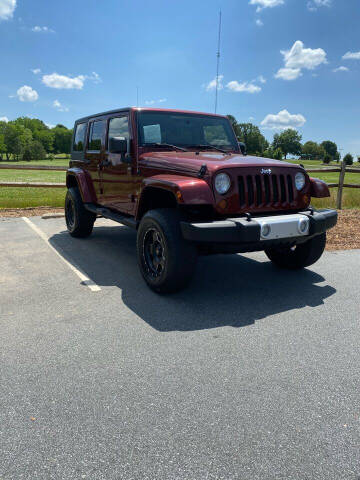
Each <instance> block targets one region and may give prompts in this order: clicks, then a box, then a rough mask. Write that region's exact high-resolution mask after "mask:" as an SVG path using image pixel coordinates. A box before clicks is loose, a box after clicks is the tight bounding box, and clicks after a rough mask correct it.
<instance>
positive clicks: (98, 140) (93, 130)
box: [88, 120, 105, 150]
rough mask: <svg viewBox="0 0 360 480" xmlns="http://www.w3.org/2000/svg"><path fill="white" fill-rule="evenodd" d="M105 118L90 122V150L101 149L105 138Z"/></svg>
mask: <svg viewBox="0 0 360 480" xmlns="http://www.w3.org/2000/svg"><path fill="white" fill-rule="evenodd" d="M104 131H105V120H100V121H97V122H92V123H91V124H90V132H89V142H88V150H101V144H102V139H103V138H104Z"/></svg>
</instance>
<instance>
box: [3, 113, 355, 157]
mask: <svg viewBox="0 0 360 480" xmlns="http://www.w3.org/2000/svg"><path fill="white" fill-rule="evenodd" d="M228 118H229V120H230V122H231V124H232V126H233V128H234V131H235V134H236V136H237V138H238V140H239V141H240V142H244V143H245V144H246V148H247V152H248V153H249V154H250V155H257V156H261V157H266V158H274V159H278V160H282V159H283V158H285V159H286V158H287V156H288V155H294V156H298V157H300V158H302V159H304V160H306V159H309V160H322V161H323V162H324V163H330V162H331V161H334V160H335V161H339V160H340V153H339V152H338V147H337V145H336V143H335V142H332V141H330V140H325V141H324V142H322V143H320V144H318V143H316V142H313V141H308V142H306V143H304V144H302V143H301V141H302V136H301V134H300V133H299V132H297V131H296V130H293V129H291V128H289V129H287V130H284V131H283V132H281V133H275V135H274V137H273V141H272V143H269V142H268V141H267V140H266V138H265V137H264V135H263V134H262V133H261V131H260V129H259V127H257V126H256V125H253V124H252V123H238V122H237V120H236V118H235V117H233V116H232V115H228ZM72 133H73V131H72V129H69V128H67V127H65V126H64V125H61V124H58V125H56V126H55V127H53V128H49V127H48V126H47V125H46V124H45V123H44V122H43V121H42V120H39V119H37V118H29V117H19V118H17V119H16V120H12V121H10V122H2V121H0V160H7V161H9V160H42V159H44V158H46V157H48V158H49V156H50V158H51V155H52V154H59V153H65V154H69V153H70V148H71V138H72ZM344 161H345V162H346V163H347V164H348V165H352V163H353V157H352V155H350V154H347V155H346V156H345V157H344Z"/></svg>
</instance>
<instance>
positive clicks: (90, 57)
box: [0, 0, 360, 155]
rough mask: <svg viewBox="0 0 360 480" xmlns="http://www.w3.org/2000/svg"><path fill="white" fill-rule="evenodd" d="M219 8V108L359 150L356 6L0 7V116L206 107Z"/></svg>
mask: <svg viewBox="0 0 360 480" xmlns="http://www.w3.org/2000/svg"><path fill="white" fill-rule="evenodd" d="M220 8H221V10H222V37H221V43H222V48H221V51H222V55H221V59H220V78H219V80H220V86H221V87H222V88H221V90H220V92H219V104H218V112H219V113H223V114H228V113H230V114H232V115H234V116H235V117H236V118H237V119H238V120H239V121H241V122H246V121H252V122H253V123H255V124H257V125H259V126H260V128H261V130H262V132H263V133H264V134H265V135H266V136H267V138H269V139H271V138H272V135H273V134H274V133H275V132H278V131H280V129H281V128H285V127H287V126H293V127H295V128H297V129H298V130H299V131H300V132H301V133H302V135H303V140H304V141H307V140H310V139H311V140H315V141H319V142H320V141H322V140H327V139H331V140H334V141H336V142H337V143H338V145H339V148H342V149H343V152H342V153H343V154H345V153H346V152H348V151H349V152H351V153H353V154H355V155H360V89H359V86H360V82H359V80H360V37H359V32H358V28H357V27H358V24H359V19H360V2H359V0H222V1H221V0H217V1H212V0H208V1H206V2H204V1H201V0H198V1H196V2H195V1H193V0H192V1H190V0H182V1H176V0H173V1H170V2H169V1H165V0H152V1H151V2H150V1H144V0H142V1H140V0H103V1H102V2H99V1H98V0H76V1H74V0H72V1H70V0H62V1H61V2H49V1H48V0H17V1H16V0H0V58H1V71H0V118H1V117H6V118H8V119H9V120H11V119H13V118H16V117H17V116H20V115H28V116H32V117H38V118H41V119H42V120H44V121H45V122H46V123H48V124H50V125H55V124H56V123H63V124H65V125H67V126H72V124H73V122H74V120H75V119H76V118H78V117H81V116H84V115H86V114H90V113H95V112H98V111H103V110H107V109H113V108H116V107H122V106H128V105H136V102H137V87H138V88H139V105H140V106H145V105H153V106H155V107H163V108H184V109H190V110H200V111H208V112H212V111H214V97H215V92H214V89H213V88H212V85H213V83H214V82H212V81H213V80H214V78H215V72H216V49H217V28H218V12H219V9H220ZM340 67H343V68H341V69H340V70H337V69H339V68H340ZM336 70H337V71H336ZM211 82H212V83H211Z"/></svg>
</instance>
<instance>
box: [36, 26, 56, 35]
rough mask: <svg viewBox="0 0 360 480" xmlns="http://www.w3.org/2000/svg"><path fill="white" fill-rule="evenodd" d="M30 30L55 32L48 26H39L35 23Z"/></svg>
mask: <svg viewBox="0 0 360 480" xmlns="http://www.w3.org/2000/svg"><path fill="white" fill-rule="evenodd" d="M31 31H32V32H35V33H55V30H53V29H52V28H49V27H39V26H38V25H36V26H35V27H33V28H32V29H31Z"/></svg>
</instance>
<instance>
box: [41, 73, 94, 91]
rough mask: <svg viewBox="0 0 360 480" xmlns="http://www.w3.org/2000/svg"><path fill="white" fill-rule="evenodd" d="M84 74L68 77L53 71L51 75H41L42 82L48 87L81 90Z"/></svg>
mask: <svg viewBox="0 0 360 480" xmlns="http://www.w3.org/2000/svg"><path fill="white" fill-rule="evenodd" d="M84 82H85V76H84V75H78V76H77V77H68V76H66V75H59V74H58V73H56V72H54V73H52V74H51V75H43V77H42V83H43V84H44V85H46V86H47V87H50V88H59V89H60V88H63V89H76V90H81V89H82V88H83V86H84Z"/></svg>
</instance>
